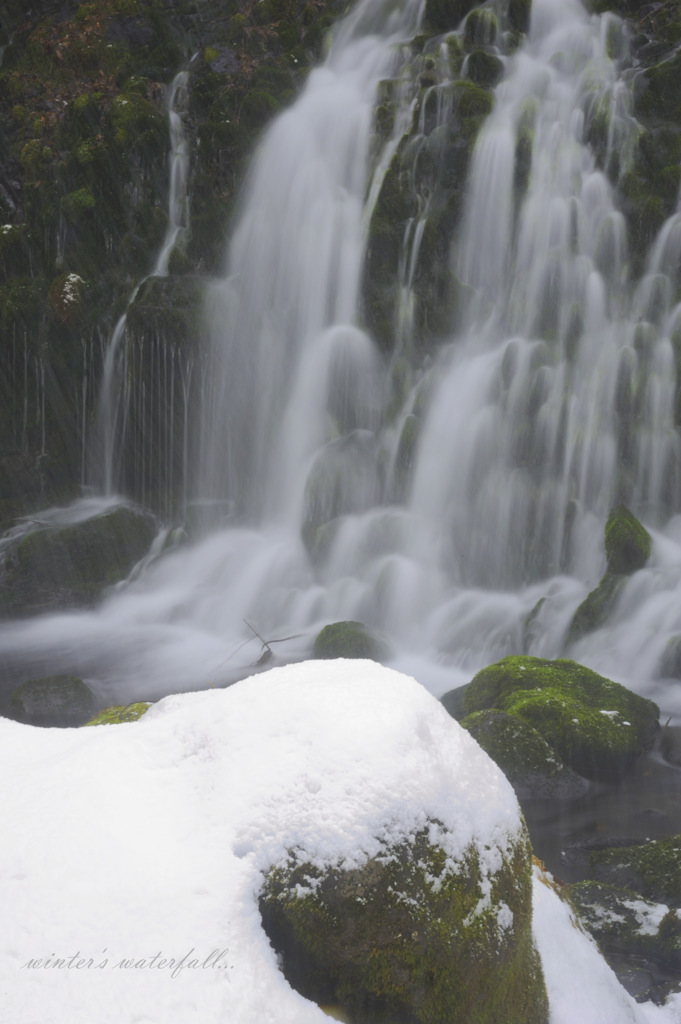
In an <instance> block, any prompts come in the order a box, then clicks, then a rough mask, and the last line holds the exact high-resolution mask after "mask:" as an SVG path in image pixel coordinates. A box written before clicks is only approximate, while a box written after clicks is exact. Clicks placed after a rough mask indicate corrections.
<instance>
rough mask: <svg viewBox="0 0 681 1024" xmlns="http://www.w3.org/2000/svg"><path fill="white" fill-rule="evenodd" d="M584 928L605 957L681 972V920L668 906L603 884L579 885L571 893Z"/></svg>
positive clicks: (585, 883)
mask: <svg viewBox="0 0 681 1024" xmlns="http://www.w3.org/2000/svg"><path fill="white" fill-rule="evenodd" d="M568 893H569V896H570V900H571V902H572V905H573V906H574V908H575V910H576V911H577V914H578V916H579V919H580V921H581V922H582V924H583V925H584V926H585V927H586V928H587V929H588V931H589V932H590V933H591V934H592V935H593V937H594V938H595V939H596V941H597V942H598V944H599V946H600V947H601V949H602V950H603V952H604V953H606V954H613V953H614V954H621V953H624V954H627V956H638V957H645V958H646V959H647V960H652V961H653V962H654V963H656V964H658V965H659V966H661V967H666V968H668V969H671V970H678V969H679V968H681V920H680V919H679V916H678V914H677V913H676V911H675V910H670V909H669V907H668V906H667V905H666V904H665V903H653V902H652V901H651V900H646V899H643V898H642V897H641V896H640V895H639V893H637V892H633V891H632V890H631V889H623V888H617V887H616V886H613V885H606V884H605V883H603V882H594V881H586V882H576V883H575V884H574V885H571V886H570V887H569V889H568Z"/></svg>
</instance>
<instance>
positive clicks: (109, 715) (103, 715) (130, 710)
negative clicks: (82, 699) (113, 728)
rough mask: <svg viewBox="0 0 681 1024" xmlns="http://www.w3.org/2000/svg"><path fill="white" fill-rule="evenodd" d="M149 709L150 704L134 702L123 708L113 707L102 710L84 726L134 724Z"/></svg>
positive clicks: (119, 706) (120, 706)
mask: <svg viewBox="0 0 681 1024" xmlns="http://www.w3.org/2000/svg"><path fill="white" fill-rule="evenodd" d="M150 707H151V704H150V703H148V702H147V701H136V702H135V703H134V704H127V705H125V707H124V706H122V705H114V706H112V707H110V708H104V710H103V711H100V712H99V713H98V714H96V715H95V717H94V718H91V719H90V721H89V722H86V723H85V725H118V724H120V723H121V722H136V721H137V719H138V718H141V717H142V715H143V714H144V713H145V711H148V710H149V708H150Z"/></svg>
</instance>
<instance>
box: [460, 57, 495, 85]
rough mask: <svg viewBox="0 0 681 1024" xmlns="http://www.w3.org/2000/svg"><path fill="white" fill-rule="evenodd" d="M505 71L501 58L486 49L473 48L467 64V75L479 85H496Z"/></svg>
mask: <svg viewBox="0 0 681 1024" xmlns="http://www.w3.org/2000/svg"><path fill="white" fill-rule="evenodd" d="M503 71H504V65H503V64H502V62H501V61H500V60H499V58H498V57H495V56H494V54H492V53H487V52H486V51H485V50H473V52H472V53H471V55H470V56H469V58H468V63H467V64H466V74H467V76H468V77H469V78H470V80H471V81H472V82H476V83H477V84H478V85H487V86H493V85H496V83H497V82H498V81H499V79H500V78H501V76H502V74H503Z"/></svg>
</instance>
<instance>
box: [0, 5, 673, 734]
mask: <svg viewBox="0 0 681 1024" xmlns="http://www.w3.org/2000/svg"><path fill="white" fill-rule="evenodd" d="M419 14H420V11H419V5H418V3H415V2H414V3H405V5H404V6H403V7H397V8H395V7H391V6H389V5H387V4H384V3H382V2H377V0H365V2H363V3H362V4H360V6H359V7H358V8H357V9H356V11H355V12H354V14H352V15H351V16H350V17H349V18H348V19H347V20H346V21H345V22H344V23H343V25H342V26H341V28H340V31H339V32H338V35H337V37H336V39H335V42H334V44H333V47H332V49H331V52H330V55H329V58H328V60H327V62H326V64H325V65H324V66H323V67H322V68H320V69H318V70H317V71H315V72H313V73H312V74H311V76H310V78H309V80H308V82H307V84H306V87H305V89H304V91H303V93H302V94H301V96H300V98H299V99H298V101H297V102H296V104H295V105H294V106H293V107H292V108H291V110H289V111H288V112H287V113H285V114H284V115H283V116H282V117H281V118H279V119H278V120H277V121H276V122H275V124H274V125H273V126H272V128H271V129H270V131H269V132H268V133H267V135H266V137H265V139H264V140H263V143H262V145H261V147H260V149H259V151H258V153H257V154H256V158H255V161H254V165H253V169H252V171H251V174H250V178H249V182H248V184H247V189H246V192H245V196H244V201H243V207H242V213H241V218H240V220H239V222H238V224H237V227H236V230H235V233H234V237H233V239H232V242H231V246H230V250H229V257H228V269H227V274H226V278H225V280H224V281H223V282H218V283H216V284H215V285H214V286H213V287H211V288H210V290H209V292H210V294H209V298H208V303H207V305H208V311H207V322H208V325H209V331H210V335H211V339H212V340H211V344H212V359H213V369H212V373H211V379H212V382H213V392H212V395H211V396H209V395H206V400H205V402H204V408H203V410H202V417H201V423H200V433H201V437H202V443H201V445H200V449H201V451H202V453H203V457H202V461H201V465H200V466H199V467H198V476H199V479H200V487H199V492H198V494H197V504H201V506H202V507H210V508H211V509H212V510H213V516H212V532H210V533H209V534H208V535H207V536H206V537H205V538H204V539H203V540H201V541H199V542H197V543H196V544H195V545H193V546H188V547H186V548H185V549H181V550H177V551H175V552H173V553H170V554H167V555H166V556H165V557H164V558H163V559H161V560H160V561H158V562H157V563H156V564H155V565H154V566H153V567H152V568H150V569H149V570H148V571H147V572H146V573H145V574H143V575H142V576H141V578H138V579H137V580H136V581H135V582H134V583H131V584H129V585H127V586H125V587H123V588H121V589H120V591H119V592H118V593H117V594H114V595H113V596H112V597H110V598H109V599H108V601H107V602H105V603H104V604H103V605H102V606H101V608H100V609H98V610H97V611H95V612H92V613H87V614H70V615H64V616H59V617H56V616H55V617H50V618H47V619H43V620H36V621H33V622H26V623H21V624H16V623H15V624H13V625H12V628H11V630H10V629H8V628H4V629H3V630H2V632H0V650H2V651H3V652H5V654H6V655H7V656H8V657H12V658H19V657H24V658H25V659H26V660H27V661H29V662H31V663H32V664H37V665H40V666H41V667H42V666H45V665H46V664H49V666H50V671H56V670H57V669H63V670H66V669H68V670H69V671H76V672H78V673H79V674H81V675H82V676H83V677H84V678H86V679H88V681H90V682H91V683H92V684H93V685H94V686H99V688H100V690H101V692H102V696H103V699H109V698H111V699H113V698H115V699H116V701H117V702H120V701H121V700H122V699H126V698H128V699H130V698H132V697H133V696H156V695H158V694H160V693H165V692H168V691H172V690H175V689H188V688H194V687H203V686H207V685H214V684H218V685H221V684H223V683H225V682H228V681H229V680H230V679H234V678H238V677H239V676H241V675H243V674H245V673H246V672H248V671H250V666H252V664H253V662H254V661H255V659H256V657H257V653H258V652H257V649H256V648H253V647H248V646H246V647H245V648H244V647H241V645H242V644H243V642H244V640H245V639H247V638H248V636H249V632H248V629H247V627H246V626H245V625H244V620H247V621H248V622H250V623H252V624H253V625H254V626H255V627H256V628H257V630H258V631H259V633H260V634H261V635H262V636H263V637H264V638H265V639H267V640H270V641H272V640H274V639H276V638H280V637H283V636H290V635H292V634H300V636H299V637H298V638H294V639H293V640H290V641H289V642H288V644H287V645H282V646H281V647H280V648H277V650H278V651H279V652H280V653H281V654H282V655H283V656H285V657H287V658H292V659H294V658H298V657H305V656H308V655H309V652H310V649H311V639H312V637H313V636H314V634H315V633H316V631H317V630H318V629H319V628H320V627H321V626H322V625H324V624H325V623H326V622H329V621H333V620H338V619H359V620H361V621H363V622H365V623H366V624H368V625H370V626H372V627H374V628H376V629H378V630H380V631H382V632H383V633H384V634H386V635H387V637H388V639H389V641H390V643H391V645H392V649H393V655H394V661H393V663H394V664H396V665H397V667H399V668H403V669H406V670H408V671H410V672H412V673H413V674H415V675H416V676H417V678H419V679H420V680H421V681H422V682H423V683H424V684H425V685H427V686H429V687H431V688H432V689H433V690H434V691H435V692H438V693H439V692H442V691H443V690H445V689H450V688H452V687H453V686H455V685H457V684H458V683H459V682H464V681H467V680H468V679H469V678H470V677H471V675H472V672H473V671H474V670H475V669H476V668H477V667H479V666H480V665H482V664H486V663H489V662H491V661H493V660H495V659H496V658H498V657H501V656H503V655H504V654H508V653H517V652H520V651H527V652H529V653H534V654H541V655H544V656H548V657H555V656H559V655H560V654H562V653H563V651H564V643H565V636H566V632H567V628H568V625H569V622H570V620H571V617H572V615H573V613H574V610H575V608H576V607H577V605H578V604H579V602H580V601H581V600H582V599H583V597H584V596H585V595H586V593H587V591H588V590H589V589H590V588H591V587H592V586H594V585H595V583H596V582H597V581H598V579H599V577H600V575H601V573H602V570H603V566H604V558H603V554H602V539H601V538H602V531H603V523H604V520H605V517H606V515H607V513H608V510H609V508H610V507H611V506H612V505H613V504H615V503H616V502H618V501H620V500H625V501H627V502H628V503H629V504H630V505H631V506H632V507H633V508H634V510H635V511H638V512H639V513H640V514H642V515H643V516H644V518H645V520H646V522H647V524H648V525H649V526H650V528H651V529H652V530H653V534H654V539H655V545H654V552H653V557H652V560H651V563H650V567H649V568H647V569H645V570H643V571H641V572H639V573H637V574H636V575H635V576H633V577H632V578H631V579H630V580H629V581H628V582H627V583H626V585H625V586H624V588H623V590H622V593H621V597H620V601H619V604H618V606H617V609H616V612H615V615H614V620H613V624H612V625H610V626H609V627H608V628H607V629H603V630H600V631H598V632H597V633H595V634H593V635H592V636H590V637H585V638H584V639H582V640H581V641H580V642H579V643H578V644H576V645H575V646H574V647H573V648H571V650H570V654H571V655H573V656H575V657H576V658H577V659H578V660H582V661H584V662H585V663H587V664H590V665H593V666H594V667H596V668H598V669H600V670H602V671H604V672H605V673H606V674H607V675H610V676H611V677H613V678H615V679H618V680H620V681H622V682H625V683H627V684H628V685H630V686H632V688H634V689H636V690H638V691H639V692H645V693H647V694H649V695H651V696H654V697H655V698H656V699H657V700H658V701H659V703H660V704H661V705H662V707H663V709H665V710H666V711H669V712H672V713H676V714H679V713H681V702H680V701H679V699H678V697H675V696H674V693H673V691H672V690H671V689H670V688H669V686H668V685H666V684H665V683H664V681H660V680H658V679H657V676H658V675H659V670H660V663H661V657H662V652H663V650H664V648H665V645H666V644H667V642H668V641H669V639H670V637H672V636H674V635H676V634H677V633H680V634H681V612H679V611H678V610H677V609H678V608H679V607H681V604H680V603H679V602H677V601H675V591H676V589H677V588H679V587H681V527H680V526H679V523H680V522H681V520H680V519H679V518H678V516H676V515H675V514H674V513H675V512H676V510H677V509H678V505H679V493H678V488H679V480H678V461H679V450H678V435H677V432H676V430H675V427H674V409H673V404H674V394H675V388H674V381H675V369H674V363H673V351H672V345H671V341H670V339H671V336H672V334H673V332H674V331H675V330H676V329H677V327H678V321H679V317H680V316H681V314H680V313H679V308H678V307H677V306H676V305H675V299H674V295H675V294H676V287H677V282H676V281H674V280H672V278H671V277H670V272H669V271H668V270H667V267H668V265H671V266H672V267H673V268H676V267H677V266H678V263H679V261H678V249H679V246H680V244H681V243H680V241H679V239H680V238H681V231H680V229H679V219H678V217H676V218H672V220H671V221H670V222H669V223H668V224H667V225H666V226H665V228H664V229H663V232H662V233H661V235H660V238H659V239H658V240H657V243H656V245H655V247H654V249H653V251H652V252H651V255H650V259H649V264H648V268H647V271H646V273H645V275H644V277H643V278H642V280H641V282H640V284H639V285H638V286H636V287H635V286H634V282H633V277H632V271H631V269H630V260H629V255H628V251H627V240H626V231H625V228H624V220H623V217H622V215H621V214H620V212H619V211H618V209H617V202H616V199H615V195H614V193H613V190H612V187H611V186H610V184H609V183H608V180H607V178H606V177H605V175H604V173H603V172H602V171H601V170H599V169H598V167H597V165H596V161H595V158H594V154H593V152H592V150H591V148H590V146H589V142H588V138H589V130H590V125H592V124H593V119H594V111H595V110H598V109H602V108H603V107H606V108H607V109H608V110H609V112H610V116H609V128H608V139H607V144H606V153H605V157H604V161H605V165H606V166H607V165H609V164H611V163H612V161H614V160H616V159H619V160H620V161H626V159H627V149H628V148H630V147H633V146H634V145H635V141H636V124H635V122H634V121H633V119H632V118H631V116H630V114H629V112H628V105H627V97H628V87H627V86H626V84H625V83H624V82H623V81H622V80H621V79H620V78H619V77H618V72H617V65H616V62H614V61H613V60H612V59H611V57H610V56H608V52H609V50H608V48H609V47H611V46H612V43H613V39H617V38H618V33H619V35H620V36H621V27H620V26H619V23H618V22H617V21H616V19H612V18H611V17H610V16H605V17H603V18H598V17H591V16H588V15H587V14H586V13H585V11H584V9H583V8H582V7H581V5H580V4H579V2H578V0H570V2H564V0H560V2H558V0H534V4H533V21H532V27H531V32H530V35H529V38H528V40H527V42H526V43H525V44H524V45H523V47H522V48H521V49H520V50H518V51H517V52H515V53H514V54H512V55H510V56H509V55H507V54H506V53H504V52H502V59H503V62H504V74H503V77H502V79H501V81H500V83H499V85H498V86H497V88H496V94H495V105H494V109H493V112H492V114H491V115H490V116H489V118H488V119H487V120H486V122H485V124H484V126H483V128H482V130H481V131H480V134H479V137H478V140H477V143H476V146H475V150H474V153H473V157H472V163H471V166H470V171H469V181H468V184H467V186H466V194H465V199H464V204H463V209H464V216H463V222H462V223H461V224H459V225H458V226H457V229H456V231H455V233H454V241H453V249H452V257H451V260H452V268H451V269H452V273H453V274H455V275H456V277H457V278H458V280H459V295H460V301H459V309H458V320H457V323H456V324H452V325H451V331H450V338H449V340H448V341H447V343H446V344H442V345H440V346H439V349H438V351H437V354H436V355H435V356H434V357H433V358H432V359H431V358H430V357H428V358H427V359H425V360H424V361H423V365H422V366H421V367H419V368H418V369H415V370H413V371H412V376H411V385H410V386H409V387H408V388H407V389H406V392H405V393H404V394H402V395H401V396H400V397H399V400H396V398H395V387H394V381H395V378H396V375H397V374H398V370H399V361H400V360H401V359H402V360H404V359H405V358H407V357H411V353H412V351H413V344H412V343H413V338H412V337H411V332H412V330H413V317H412V306H413V303H412V300H411V292H412V288H413V286H414V281H415V267H416V266H417V261H418V258H419V251H420V247H421V246H422V244H423V237H424V233H425V230H426V221H427V216H428V213H429V210H430V209H431V205H432V200H433V197H432V196H428V195H425V194H424V195H423V196H421V205H420V208H419V210H418V211H417V213H416V214H415V215H414V217H413V218H412V219H411V220H410V222H409V224H408V228H407V230H406V232H405V235H404V241H403V253H402V258H401V263H400V268H401V269H400V289H399V291H400V294H401V300H400V309H399V311H398V316H397V318H396V319H397V330H398V350H397V353H396V356H395V358H394V359H393V360H392V361H388V360H387V359H386V357H385V356H384V355H383V354H382V353H381V352H379V350H378V348H377V347H376V345H375V344H374V342H373V341H372V339H371V338H370V336H369V335H368V334H367V333H366V332H365V331H364V330H362V328H361V326H360V325H361V316H360V305H361V299H360V294H361V279H362V268H363V266H364V260H365V250H366V245H367V238H368V233H369V223H370V220H371V215H372V209H373V206H374V204H375V203H376V200H377V197H378V195H379V193H380V190H381V185H382V181H383V178H384V176H385V175H386V173H387V172H388V168H389V165H390V162H391V159H392V156H393V154H394V153H395V152H396V150H397V147H398V145H399V143H400V139H401V134H402V133H403V132H404V131H405V130H406V128H407V126H408V125H410V124H411V122H412V117H413V116H414V109H415V99H414V97H415V89H414V88H412V87H411V86H410V80H409V75H408V73H407V72H406V71H404V70H403V71H400V68H401V67H402V68H404V67H406V66H407V64H408V60H407V57H408V54H407V52H406V48H405V47H404V44H405V43H406V41H407V40H408V39H409V37H410V35H411V34H412V33H413V32H415V31H416V30H417V27H418V21H419ZM438 68H439V70H438V72H437V73H438V75H439V76H440V78H439V80H440V81H445V78H446V75H444V73H443V72H442V69H441V68H440V67H439V65H438ZM394 75H396V76H398V78H399V82H400V83H401V84H400V85H399V87H398V88H396V89H395V90H394V95H397V96H399V97H401V99H400V102H401V103H402V109H401V110H399V111H398V113H397V115H396V117H395V123H394V128H393V131H392V134H390V137H389V138H387V139H385V138H384V139H383V140H382V143H381V145H380V146H377V145H376V142H375V139H372V136H371V128H372V110H373V107H374V104H375V97H376V90H377V87H378V83H379V81H380V80H381V79H385V78H389V77H390V76H394ZM412 84H413V83H412ZM433 88H434V90H435V93H434V94H435V95H436V96H437V105H436V106H437V114H436V117H435V121H436V122H437V123H438V124H440V125H443V124H444V123H445V122H446V120H447V118H448V116H449V110H448V107H447V104H446V103H445V102H442V103H440V94H439V93H438V92H437V90H438V88H439V86H438V85H437V84H436V85H435V86H434V87H433ZM442 95H443V96H444V92H443V94H442ZM425 130H426V128H425V125H423V126H422V131H424V132H425ZM520 142H522V144H523V145H524V147H525V153H526V157H527V165H528V168H527V174H526V180H525V181H524V182H523V183H519V182H518V179H517V166H518V161H517V159H516V154H517V151H518V146H519V144H520ZM372 168H373V170H372ZM366 197H368V199H367V198H366ZM634 410H635V415H634ZM407 428H408V430H407ZM409 432H410V435H411V440H410V441H409V443H407V442H406V441H405V437H406V436H407V434H408V433H409ZM407 449H408V454H409V458H408V459H407V458H405V450H407ZM112 464H113V460H112ZM670 513H672V514H671V515H670ZM239 647H241V650H240V651H238V653H237V648H239ZM27 652H30V654H28V653H27Z"/></svg>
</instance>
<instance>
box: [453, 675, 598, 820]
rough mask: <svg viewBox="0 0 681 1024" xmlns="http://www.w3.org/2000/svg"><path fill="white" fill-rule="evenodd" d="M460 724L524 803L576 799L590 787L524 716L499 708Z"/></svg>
mask: <svg viewBox="0 0 681 1024" xmlns="http://www.w3.org/2000/svg"><path fill="white" fill-rule="evenodd" d="M455 692H456V691H455ZM443 702H444V701H443ZM461 724H462V726H463V727H464V729H468V731H469V732H470V734H471V735H472V736H473V738H474V739H475V740H477V742H478V743H479V744H480V746H481V747H482V749H483V750H484V751H485V752H486V753H487V754H489V756H490V757H491V758H492V760H493V761H495V762H496V764H498V765H499V767H500V768H501V770H502V772H503V773H504V775H505V776H506V778H507V779H508V781H509V782H510V783H511V785H512V786H513V788H514V790H515V792H516V796H517V797H518V800H519V801H520V802H521V803H522V802H523V801H524V800H527V799H543V800H574V799H576V798H577V797H579V796H581V795H582V794H583V793H584V792H585V791H586V790H587V789H588V788H589V783H588V782H587V780H586V779H584V778H582V776H581V775H578V774H577V772H575V771H573V770H572V768H570V767H569V766H567V765H565V764H564V763H563V762H562V761H561V759H560V758H559V757H558V755H557V754H556V752H555V750H554V749H553V748H552V747H550V746H549V744H548V743H547V742H546V740H544V739H543V738H542V736H541V735H540V734H539V732H537V730H536V729H534V728H532V726H531V725H528V724H527V723H525V722H523V721H522V720H521V719H519V718H516V717H513V716H512V715H507V714H505V713H504V712H503V711H498V710H489V711H476V712H475V713H474V714H472V715H468V716H467V717H466V718H464V719H463V721H462V722H461Z"/></svg>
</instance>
